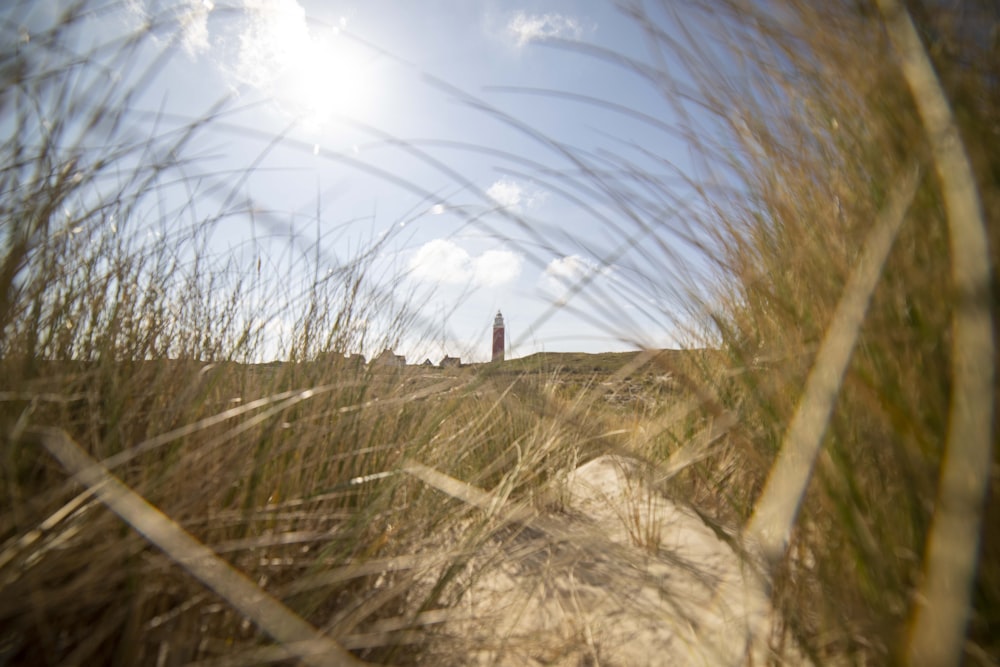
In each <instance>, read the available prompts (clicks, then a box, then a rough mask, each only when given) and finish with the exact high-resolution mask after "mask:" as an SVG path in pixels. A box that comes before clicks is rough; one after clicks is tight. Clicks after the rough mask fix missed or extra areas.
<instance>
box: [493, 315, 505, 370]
mask: <svg viewBox="0 0 1000 667" xmlns="http://www.w3.org/2000/svg"><path fill="white" fill-rule="evenodd" d="M503 336H504V333H503V315H501V314H500V311H499V310H498V311H497V316H496V317H495V318H493V361H503V341H504V338H503Z"/></svg>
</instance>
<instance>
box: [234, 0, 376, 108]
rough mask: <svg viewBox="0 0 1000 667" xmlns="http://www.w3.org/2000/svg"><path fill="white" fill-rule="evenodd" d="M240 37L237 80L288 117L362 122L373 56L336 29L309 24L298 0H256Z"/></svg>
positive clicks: (342, 21) (341, 25)
mask: <svg viewBox="0 0 1000 667" xmlns="http://www.w3.org/2000/svg"><path fill="white" fill-rule="evenodd" d="M248 9H249V11H248V22H247V25H246V27H245V29H244V30H243V31H242V33H241V35H240V42H239V54H238V65H237V74H238V77H239V79H240V80H241V81H242V82H244V83H247V84H250V85H251V86H253V87H254V88H256V89H258V90H261V91H262V92H264V93H265V94H267V95H269V96H272V97H273V99H274V101H275V102H276V104H277V105H278V106H279V107H280V108H281V109H282V110H283V111H285V112H287V113H289V114H290V115H292V116H294V117H296V118H299V119H301V120H302V121H303V122H305V123H307V124H309V125H315V126H325V125H327V124H329V123H330V122H332V121H334V120H336V119H338V118H342V117H347V118H351V119H362V118H364V117H365V116H366V115H367V113H368V111H369V110H370V107H371V104H372V102H373V93H374V90H375V82H374V78H375V75H374V68H373V67H372V66H371V57H370V56H369V54H367V53H366V52H364V51H363V49H362V47H361V46H359V45H358V44H357V43H356V42H354V41H353V40H351V39H350V38H349V37H348V36H347V35H346V34H345V28H346V23H347V22H346V19H343V18H341V19H339V20H338V22H337V23H336V24H335V25H329V24H322V23H319V22H316V21H308V20H307V17H306V13H305V10H304V9H303V8H302V6H301V5H299V4H298V3H297V2H295V1H294V0H258V1H257V2H255V3H253V5H252V6H250V7H249V8H248Z"/></svg>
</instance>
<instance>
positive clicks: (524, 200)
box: [486, 178, 547, 213]
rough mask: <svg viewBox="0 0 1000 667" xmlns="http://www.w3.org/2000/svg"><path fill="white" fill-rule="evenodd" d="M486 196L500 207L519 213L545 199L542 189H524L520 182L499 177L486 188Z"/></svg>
mask: <svg viewBox="0 0 1000 667" xmlns="http://www.w3.org/2000/svg"><path fill="white" fill-rule="evenodd" d="M486 194H487V196H489V198H490V199H492V200H493V201H494V202H496V205H497V206H499V207H500V208H504V209H508V210H510V211H513V212H514V213H520V212H521V211H522V210H523V209H525V208H528V209H531V208H535V207H536V206H538V205H540V204H541V203H542V202H543V201H545V198H546V195H547V193H546V192H544V191H537V190H536V191H529V190H526V189H525V188H524V187H523V186H522V185H521V184H520V183H518V182H517V181H515V180H512V179H509V178H501V179H500V180H498V181H497V182H495V183H494V184H493V185H491V186H490V187H489V188H488V189H487V190H486Z"/></svg>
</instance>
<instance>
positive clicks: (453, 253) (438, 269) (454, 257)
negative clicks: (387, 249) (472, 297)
mask: <svg viewBox="0 0 1000 667" xmlns="http://www.w3.org/2000/svg"><path fill="white" fill-rule="evenodd" d="M471 263H472V257H471V256H470V255H469V253H468V252H466V251H465V249H464V248H461V247H460V246H458V245H456V244H455V243H452V242H451V241H447V240H445V239H434V240H433V241H428V242H427V243H425V244H424V245H422V246H420V248H419V249H418V250H417V252H416V254H415V255H413V257H412V258H411V259H410V271H412V273H413V276H414V277H416V278H418V279H421V280H426V281H429V282H435V283H446V284H460V283H463V282H467V281H468V280H469V279H470V278H471V270H470V268H469V267H470V264H471Z"/></svg>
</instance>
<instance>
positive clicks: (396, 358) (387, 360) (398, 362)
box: [372, 348, 406, 368]
mask: <svg viewBox="0 0 1000 667" xmlns="http://www.w3.org/2000/svg"><path fill="white" fill-rule="evenodd" d="M372 363H373V364H374V365H376V366H385V367H388V368H403V367H404V366H406V357H404V356H403V355H401V354H396V353H395V352H393V351H392V350H391V349H389V348H386V349H384V350H382V352H381V354H379V355H378V356H377V357H375V358H374V359H372Z"/></svg>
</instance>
